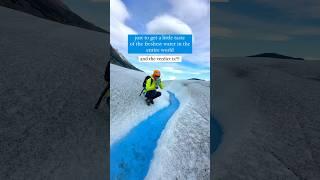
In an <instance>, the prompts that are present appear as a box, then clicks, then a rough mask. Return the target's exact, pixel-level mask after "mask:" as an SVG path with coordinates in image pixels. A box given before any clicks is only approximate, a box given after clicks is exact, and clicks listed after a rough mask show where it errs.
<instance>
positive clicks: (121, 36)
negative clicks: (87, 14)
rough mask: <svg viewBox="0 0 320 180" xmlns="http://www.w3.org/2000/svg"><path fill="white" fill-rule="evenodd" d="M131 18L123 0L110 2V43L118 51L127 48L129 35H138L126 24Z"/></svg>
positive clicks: (111, 0)
mask: <svg viewBox="0 0 320 180" xmlns="http://www.w3.org/2000/svg"><path fill="white" fill-rule="evenodd" d="M129 18H130V14H129V12H128V10H127V7H126V6H125V5H124V3H123V2H122V1H121V0H110V33H111V36H110V41H111V44H112V45H113V46H115V47H116V48H117V49H122V48H127V44H128V34H137V32H136V31H135V30H133V29H132V28H131V27H129V26H127V25H126V24H125V21H126V20H127V19H129Z"/></svg>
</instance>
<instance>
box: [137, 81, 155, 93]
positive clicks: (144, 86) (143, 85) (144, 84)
mask: <svg viewBox="0 0 320 180" xmlns="http://www.w3.org/2000/svg"><path fill="white" fill-rule="evenodd" d="M150 78H151V76H146V77H145V78H144V81H143V83H142V87H143V89H142V91H141V93H140V95H139V96H141V94H142V92H143V91H144V90H145V89H146V84H147V80H148V79H150ZM152 83H153V79H152V78H151V84H152Z"/></svg>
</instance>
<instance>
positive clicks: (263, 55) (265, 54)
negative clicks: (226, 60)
mask: <svg viewBox="0 0 320 180" xmlns="http://www.w3.org/2000/svg"><path fill="white" fill-rule="evenodd" d="M247 57H265V58H276V59H293V60H304V59H303V58H295V57H290V56H285V55H282V54H277V53H261V54H256V55H252V56H247Z"/></svg>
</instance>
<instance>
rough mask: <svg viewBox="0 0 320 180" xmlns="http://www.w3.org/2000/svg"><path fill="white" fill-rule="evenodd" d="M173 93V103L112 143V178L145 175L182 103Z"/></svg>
mask: <svg viewBox="0 0 320 180" xmlns="http://www.w3.org/2000/svg"><path fill="white" fill-rule="evenodd" d="M169 95H170V104H169V106H167V107H165V108H163V109H161V110H159V111H157V112H156V113H154V114H153V115H151V116H149V117H148V118H147V119H146V120H144V121H142V122H141V123H140V124H138V125H137V126H136V127H134V128H133V129H132V130H131V131H130V132H129V133H128V134H127V135H126V136H125V137H123V138H122V139H120V140H119V141H117V142H116V143H114V144H113V145H112V146H111V150H110V179H111V180H120V179H121V180H122V179H125V180H142V179H144V178H145V176H146V175H147V173H148V170H149V167H150V163H151V160H152V158H153V152H154V150H155V148H156V146H157V141H158V139H159V138H160V135H161V132H162V131H163V129H164V128H165V126H166V124H167V122H168V120H169V119H170V118H171V117H172V115H173V114H174V112H176V110H177V109H178V108H179V105H180V102H179V101H178V99H177V98H176V97H175V95H174V94H173V93H171V92H169Z"/></svg>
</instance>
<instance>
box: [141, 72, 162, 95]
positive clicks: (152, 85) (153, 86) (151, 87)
mask: <svg viewBox="0 0 320 180" xmlns="http://www.w3.org/2000/svg"><path fill="white" fill-rule="evenodd" d="M151 79H152V83H151ZM157 87H159V88H161V89H163V88H164V84H163V82H162V81H161V79H160V78H158V79H157V80H155V79H154V78H153V77H152V76H151V78H149V79H148V80H147V82H146V88H145V90H144V92H148V91H151V90H156V89H157Z"/></svg>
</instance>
